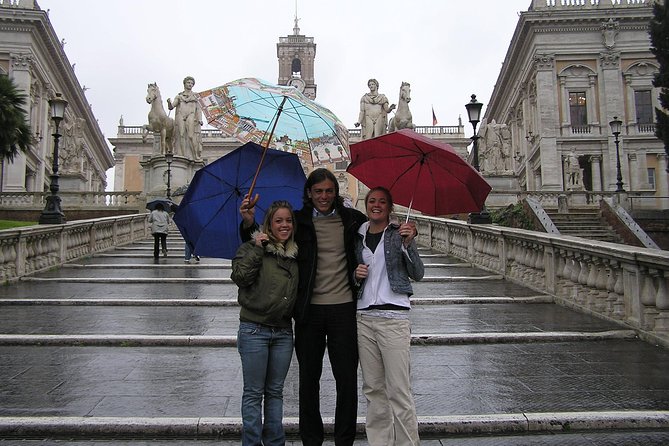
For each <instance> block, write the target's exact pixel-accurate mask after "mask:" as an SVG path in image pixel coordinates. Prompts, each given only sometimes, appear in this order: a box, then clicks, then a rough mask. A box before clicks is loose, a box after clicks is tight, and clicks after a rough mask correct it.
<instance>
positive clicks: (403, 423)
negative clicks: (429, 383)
mask: <svg viewBox="0 0 669 446" xmlns="http://www.w3.org/2000/svg"><path fill="white" fill-rule="evenodd" d="M357 322H358V354H359V356H360V367H361V369H362V379H363V385H362V392H363V394H364V395H365V397H366V398H367V423H366V432H367V441H368V442H369V444H370V446H389V445H396V446H414V445H418V444H420V440H419V438H418V421H417V419H416V406H415V404H414V400H413V396H412V395H411V378H410V373H411V364H410V355H409V347H410V345H411V322H410V321H409V320H407V319H389V318H382V317H374V316H369V315H365V314H364V312H358V314H357Z"/></svg>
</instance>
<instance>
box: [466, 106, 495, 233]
mask: <svg viewBox="0 0 669 446" xmlns="http://www.w3.org/2000/svg"><path fill="white" fill-rule="evenodd" d="M465 108H466V109H467V116H468V117H469V122H471V124H472V127H473V128H474V134H473V135H472V137H471V140H472V142H473V144H474V145H473V147H472V161H473V165H474V169H476V171H477V172H479V171H480V169H479V135H478V134H477V133H476V126H477V125H478V123H479V122H480V121H481V109H483V104H482V103H480V102H479V101H477V100H476V95H475V94H473V95H472V100H471V101H469V102H468V103H467V104H465ZM468 221H469V223H475V224H480V223H484V224H485V223H492V219H491V218H490V214H488V211H487V210H486V208H485V203H484V204H483V209H481V212H472V213H471V214H469V219H468Z"/></svg>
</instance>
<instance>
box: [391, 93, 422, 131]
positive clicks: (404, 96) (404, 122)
mask: <svg viewBox="0 0 669 446" xmlns="http://www.w3.org/2000/svg"><path fill="white" fill-rule="evenodd" d="M410 101H411V85H410V84H409V83H408V82H402V86H401V87H400V99H399V101H397V111H396V112H395V116H393V117H392V118H391V119H390V122H389V123H388V132H394V131H395V130H401V129H414V128H416V126H415V125H413V121H412V117H411V110H409V102H410Z"/></svg>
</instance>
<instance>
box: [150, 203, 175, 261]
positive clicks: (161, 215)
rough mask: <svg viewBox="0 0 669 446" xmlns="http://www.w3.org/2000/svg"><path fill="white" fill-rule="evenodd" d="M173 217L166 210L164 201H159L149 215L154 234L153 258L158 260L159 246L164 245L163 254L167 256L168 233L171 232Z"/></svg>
mask: <svg viewBox="0 0 669 446" xmlns="http://www.w3.org/2000/svg"><path fill="white" fill-rule="evenodd" d="M171 221H172V217H170V214H168V213H167V211H165V208H164V207H163V205H162V203H158V204H157V205H156V208H155V209H154V210H152V211H151V215H149V223H151V234H152V235H153V258H154V259H155V260H158V248H159V246H160V245H162V247H163V255H164V256H165V257H167V233H168V232H169V226H170V222H171Z"/></svg>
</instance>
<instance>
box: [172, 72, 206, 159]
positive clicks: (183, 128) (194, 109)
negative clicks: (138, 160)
mask: <svg viewBox="0 0 669 446" xmlns="http://www.w3.org/2000/svg"><path fill="white" fill-rule="evenodd" d="M183 84H184V91H182V92H181V93H179V94H177V95H176V97H175V98H174V101H172V100H170V99H167V108H168V109H169V110H172V109H176V112H175V113H174V123H175V131H174V139H175V144H174V146H175V149H176V151H177V152H179V153H183V156H185V157H187V158H191V159H195V160H199V159H202V139H201V134H200V133H201V128H202V107H201V106H200V102H199V101H198V96H197V94H196V93H194V92H193V87H194V86H195V79H194V78H193V77H192V76H186V77H185V78H184V80H183Z"/></svg>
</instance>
